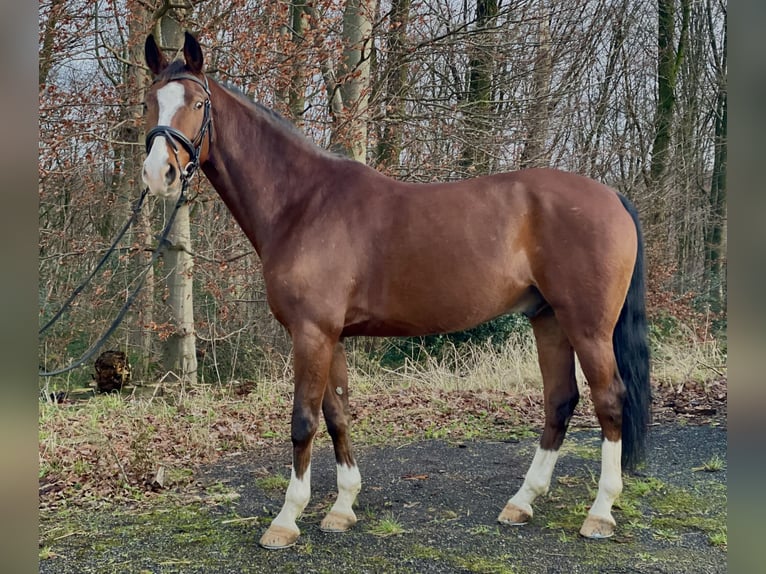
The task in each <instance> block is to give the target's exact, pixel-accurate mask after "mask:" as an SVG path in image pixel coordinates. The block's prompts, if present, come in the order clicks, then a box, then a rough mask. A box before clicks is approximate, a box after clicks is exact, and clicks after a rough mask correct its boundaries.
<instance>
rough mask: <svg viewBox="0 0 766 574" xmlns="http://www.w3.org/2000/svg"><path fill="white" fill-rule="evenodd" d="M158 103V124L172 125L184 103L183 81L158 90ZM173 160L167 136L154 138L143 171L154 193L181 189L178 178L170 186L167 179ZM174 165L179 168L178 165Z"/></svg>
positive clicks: (173, 192)
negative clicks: (169, 151)
mask: <svg viewBox="0 0 766 574" xmlns="http://www.w3.org/2000/svg"><path fill="white" fill-rule="evenodd" d="M157 104H158V106H159V116H158V118H157V125H160V126H169V125H171V121H172V120H173V116H175V115H176V112H177V111H178V110H179V109H180V108H181V106H183V104H184V87H183V85H182V84H181V82H170V83H169V84H167V85H166V86H164V87H162V88H160V89H159V90H157ZM171 161H173V162H175V159H172V160H171V158H170V156H169V155H168V146H167V142H166V141H165V137H164V136H157V137H156V138H154V142H153V143H152V149H150V150H149V154H148V155H147V157H146V160H145V161H144V169H143V173H142V179H143V180H144V183H145V184H146V185H147V187H149V191H150V192H151V193H153V194H154V195H159V196H162V197H169V196H173V195H176V194H177V193H178V192H179V191H180V189H181V184H180V181H179V179H178V178H175V179H174V181H173V182H172V185H171V186H168V182H167V181H166V179H165V177H166V175H167V173H168V169H169V167H170V165H171ZM174 167H176V169H177V166H174Z"/></svg>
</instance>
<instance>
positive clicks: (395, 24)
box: [375, 0, 411, 170]
mask: <svg viewBox="0 0 766 574" xmlns="http://www.w3.org/2000/svg"><path fill="white" fill-rule="evenodd" d="M410 2H411V0H393V1H392V3H391V24H390V28H389V30H388V38H387V42H386V44H387V49H388V59H387V63H386V95H385V99H384V107H385V118H384V119H383V134H382V136H381V138H380V141H379V142H378V145H377V150H376V153H375V155H376V159H375V163H376V165H377V167H378V169H384V170H385V169H386V168H393V167H396V166H398V165H399V155H400V154H401V151H402V122H403V120H404V114H405V108H404V98H405V95H406V92H407V76H408V74H409V64H408V61H407V24H408V23H409V20H410Z"/></svg>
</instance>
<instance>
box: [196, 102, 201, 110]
mask: <svg viewBox="0 0 766 574" xmlns="http://www.w3.org/2000/svg"><path fill="white" fill-rule="evenodd" d="M201 108H202V102H197V103H196V104H194V109H195V110H199V109H201Z"/></svg>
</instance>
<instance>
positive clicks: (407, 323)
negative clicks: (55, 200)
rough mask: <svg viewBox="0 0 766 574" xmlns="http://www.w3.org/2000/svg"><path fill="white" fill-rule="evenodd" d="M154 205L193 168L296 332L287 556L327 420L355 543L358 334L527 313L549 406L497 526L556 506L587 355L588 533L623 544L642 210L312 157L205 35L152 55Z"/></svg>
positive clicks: (274, 533)
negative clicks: (207, 50)
mask: <svg viewBox="0 0 766 574" xmlns="http://www.w3.org/2000/svg"><path fill="white" fill-rule="evenodd" d="M144 48H145V58H146V63H147V65H148V67H149V69H150V70H151V72H152V74H153V84H152V86H151V88H150V89H149V90H148V92H147V94H146V101H145V104H146V122H147V127H152V129H151V130H150V131H149V133H148V134H147V158H146V161H145V162H144V166H143V174H142V178H143V181H144V183H145V184H146V185H147V186H148V188H149V190H150V191H151V193H153V194H155V195H157V196H161V197H164V198H175V197H179V195H180V193H181V190H182V187H183V186H184V182H185V180H186V179H187V178H188V177H189V172H190V171H191V170H193V169H194V168H195V167H196V166H197V165H199V167H200V168H201V169H202V171H203V172H204V174H205V176H206V177H207V178H208V180H210V182H211V183H212V185H213V187H214V188H215V189H216V191H217V192H218V194H219V195H220V196H221V198H222V199H223V201H224V203H225V204H226V206H227V207H228V209H229V210H230V211H231V213H232V214H233V216H234V218H235V219H236V221H237V222H238V224H239V226H240V227H241V228H242V230H243V231H244V233H245V234H246V235H247V237H248V238H249V240H250V241H251V242H252V244H253V246H254V247H255V250H256V252H257V253H258V255H259V257H260V259H261V261H262V263H263V275H264V280H265V284H266V291H267V298H268V303H269V306H270V309H271V311H272V312H273V314H274V316H275V317H276V318H277V319H278V320H279V322H280V323H281V324H282V325H284V327H285V328H286V329H287V331H288V332H289V334H290V337H291V339H292V345H293V350H292V353H293V365H294V375H295V381H294V383H295V393H294V403H293V408H292V421H291V439H292V445H293V459H292V471H291V477H290V483H289V486H288V487H287V492H286V495H285V501H284V505H283V507H282V509H281V511H280V512H279V514H278V515H277V516H276V518H274V520H273V521H272V522H271V525H270V526H269V527H268V529H267V530H266V532H265V533H264V534H263V536H262V538H261V540H260V544H261V546H263V547H265V548H270V549H275V548H285V547H288V546H291V545H292V544H294V543H295V542H296V540H297V539H298V536H299V534H300V530H299V528H298V526H297V523H296V520H297V519H298V518H299V516H300V515H301V513H302V511H303V509H304V508H305V506H306V504H307V503H308V501H309V497H310V490H311V489H310V483H311V449H312V440H313V438H314V435H315V433H316V431H317V428H318V425H319V422H320V413H322V414H324V420H325V422H326V424H327V429H328V431H329V434H330V436H331V437H332V441H333V447H334V451H335V459H336V463H337V486H338V496H337V499H336V501H335V503H334V504H333V506H332V508H331V509H330V511H329V513H328V514H327V516H326V517H325V518H324V519H323V520H322V522H321V526H320V527H321V529H322V530H323V531H327V532H342V531H345V530H347V529H349V528H350V527H352V526H353V525H354V524H355V523H356V521H357V519H356V515H355V514H354V510H353V508H352V506H353V504H354V501H355V499H356V497H357V494H358V493H359V491H360V489H361V477H360V473H359V469H358V468H357V464H356V460H355V458H354V455H353V453H352V449H351V444H350V441H349V423H350V414H349V404H348V378H347V370H346V369H347V366H346V356H345V352H344V348H343V340H344V338H346V337H351V336H355V335H367V336H381V337H388V336H416V335H426V334H432V333H446V332H452V331H459V330H463V329H467V328H469V327H473V326H475V325H477V324H479V323H482V322H484V321H487V320H490V319H492V318H494V317H497V316H500V315H502V314H505V313H511V312H522V313H525V314H526V315H527V316H528V317H529V320H530V322H531V324H532V329H533V332H534V337H535V340H536V343H537V350H538V357H539V364H540V370H541V372H542V378H543V389H544V397H545V406H544V409H545V424H544V428H543V432H542V436H541V438H540V443H539V446H538V447H537V450H536V453H535V455H534V458H533V460H532V463H531V466H530V467H529V470H528V472H527V473H526V475H525V478H524V481H523V483H522V485H521V487H520V488H519V490H518V491H517V492H516V493H515V494H514V495H513V496H512V497H511V498H510V499H509V500H508V502H507V503H506V504H505V507H504V508H503V509H502V511H501V512H500V514H499V516H498V521H499V522H501V523H504V524H524V523H526V522H528V521H529V520H530V519H531V518H532V515H533V511H532V503H533V501H534V500H535V498H536V497H537V496H539V495H540V494H543V493H545V492H547V490H548V488H549V485H550V482H551V476H552V473H553V468H554V464H555V463H556V459H557V457H558V453H559V448H560V446H561V444H562V441H563V439H564V434H565V433H566V430H567V426H568V423H569V420H570V417H571V416H572V413H573V411H574V408H575V406H576V404H577V402H578V399H579V393H578V388H577V381H576V379H575V353H576V354H577V357H578V358H579V361H580V364H581V367H582V370H583V373H584V374H585V377H586V379H587V382H588V384H589V386H590V390H591V396H592V400H593V403H594V407H595V412H596V416H597V418H598V421H599V424H600V426H601V430H602V447H601V456H602V459H601V475H600V479H599V482H598V493H597V495H596V499H595V502H594V503H593V505H592V506H591V507H590V509H589V512H588V515H587V517H586V519H585V521H584V523H583V525H582V528H581V529H580V533H581V534H582V535H583V536H586V537H591V538H601V537H607V536H611V535H612V534H613V533H614V531H615V527H616V523H615V520H614V518H613V516H612V513H611V508H612V504H613V503H614V501H615V499H616V498H617V496H618V495H619V494H620V492H621V491H622V470H623V467H625V468H633V467H635V465H636V464H637V463H639V462H640V461H641V460H642V458H643V456H644V450H645V438H646V431H647V427H648V421H649V417H650V402H651V392H650V385H649V350H648V344H647V326H646V310H645V286H644V255H643V244H642V243H643V241H642V238H641V228H640V224H639V221H638V215H637V212H636V210H635V208H634V207H633V206H632V205H631V203H630V202H629V201H628V200H627V199H626V198H625V197H623V196H622V195H620V194H618V193H617V192H616V191H614V190H612V189H611V188H609V187H607V186H606V185H603V184H601V183H599V182H596V181H594V180H592V179H589V178H586V177H584V176H581V175H576V174H571V173H566V172H563V171H558V170H554V169H525V170H520V171H514V172H510V173H500V174H495V175H489V176H483V177H476V178H473V179H467V180H463V181H456V182H451V183H428V184H423V183H407V182H401V181H395V180H394V179H391V178H389V177H387V176H385V175H383V174H381V173H379V172H377V171H375V170H374V169H372V168H370V167H368V166H366V165H364V164H362V163H359V162H356V161H353V160H351V159H347V158H343V157H340V156H338V155H335V154H331V153H329V152H327V151H325V150H323V149H321V148H320V147H318V146H316V145H314V144H313V143H311V142H310V141H309V140H308V139H307V138H305V137H304V136H303V135H302V134H301V133H300V132H299V131H298V130H297V129H296V128H295V127H294V126H292V124H290V123H289V122H288V121H287V120H285V119H283V118H282V117H281V116H279V115H278V114H277V113H276V112H274V111H272V110H270V109H269V108H267V107H265V106H263V105H260V104H258V103H255V102H253V101H251V100H250V99H248V98H247V97H245V96H244V95H243V94H241V93H238V92H237V91H235V90H233V89H231V88H229V87H227V86H224V85H222V84H221V83H219V82H216V81H214V80H213V79H212V78H209V77H207V76H206V74H205V73H204V70H203V54H202V49H201V48H200V45H199V43H198V42H197V40H196V39H195V38H194V37H193V36H192V35H191V34H189V33H188V32H187V33H186V35H185V41H184V47H183V59H178V60H175V61H173V62H169V61H168V60H167V59H166V58H165V56H164V55H163V54H162V52H161V51H160V49H159V48H158V46H157V43H156V41H155V40H154V37H153V36H148V38H147V40H146V43H145V47H144Z"/></svg>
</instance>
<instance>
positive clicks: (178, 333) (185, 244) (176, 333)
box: [155, 13, 197, 383]
mask: <svg viewBox="0 0 766 574" xmlns="http://www.w3.org/2000/svg"><path fill="white" fill-rule="evenodd" d="M181 17H182V16H179V18H181ZM157 28H158V29H159V32H160V35H159V37H160V46H162V47H165V48H171V49H173V50H180V49H181V48H182V47H183V41H184V36H183V28H182V27H181V25H180V23H179V21H178V20H176V19H174V18H172V17H171V16H170V14H169V13H166V14H164V15H163V16H162V17H161V18H160V21H159V22H158V25H157V26H156V27H155V29H157ZM164 203H165V217H166V221H167V218H168V217H170V216H171V214H172V213H173V208H174V206H175V202H174V201H172V202H171V201H166V202H164ZM191 253H192V248H191V225H190V218H189V205H188V204H184V205H182V206H181V207H180V208H179V209H178V212H177V214H176V219H175V222H174V223H173V227H172V229H171V231H170V233H169V234H168V246H167V247H166V249H165V251H164V253H163V258H164V262H165V274H166V276H167V280H166V281H167V289H168V300H167V302H168V306H169V308H170V312H171V314H172V321H173V333H172V334H171V336H170V337H169V338H168V339H167V340H166V341H165V345H164V348H163V365H164V368H165V369H166V370H168V371H172V372H173V373H175V374H176V375H177V376H178V377H179V378H180V379H181V380H183V381H185V382H189V383H196V382H197V353H196V334H195V330H194V299H193V273H192V271H193V268H194V259H193V258H192V255H191Z"/></svg>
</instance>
